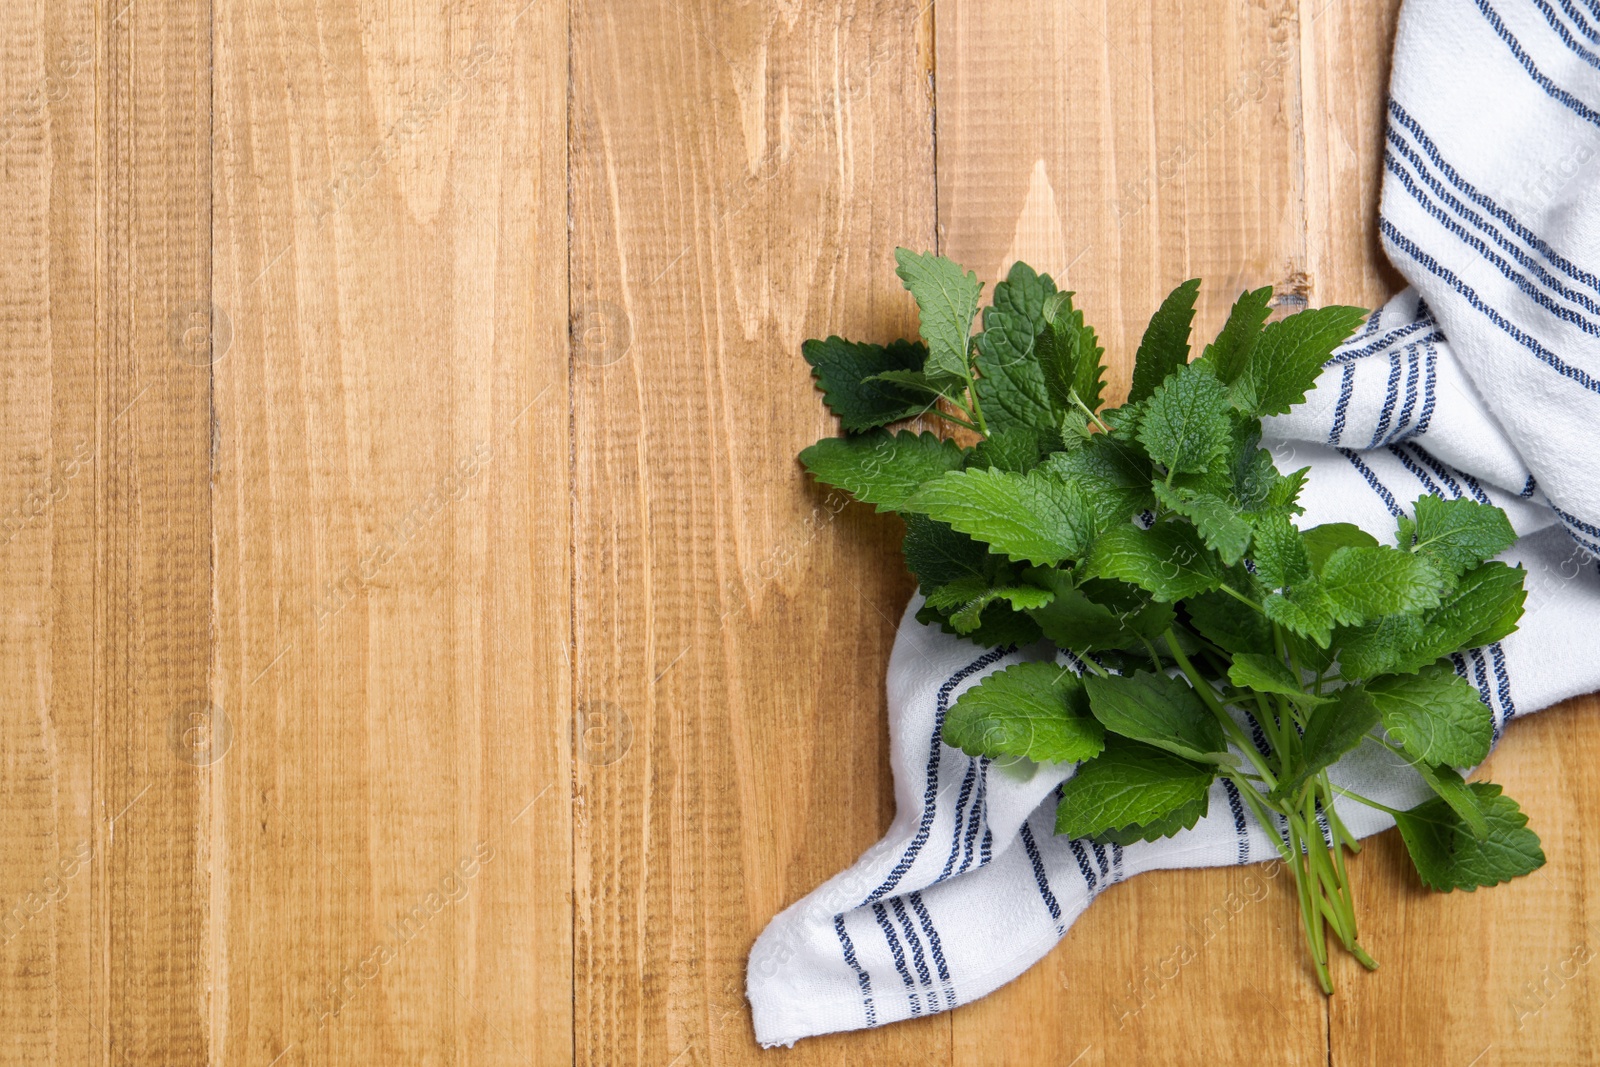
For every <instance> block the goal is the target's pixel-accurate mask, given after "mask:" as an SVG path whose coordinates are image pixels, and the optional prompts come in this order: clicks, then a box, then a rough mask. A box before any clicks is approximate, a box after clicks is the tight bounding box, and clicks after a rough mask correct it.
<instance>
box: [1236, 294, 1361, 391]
mask: <svg viewBox="0 0 1600 1067" xmlns="http://www.w3.org/2000/svg"><path fill="white" fill-rule="evenodd" d="M1366 317H1367V312H1366V309H1364V308H1355V307H1340V306H1338V305H1333V306H1330V307H1323V308H1308V309H1307V310H1305V311H1301V312H1298V313H1296V314H1294V315H1290V316H1289V317H1288V318H1284V319H1279V320H1278V321H1277V322H1272V323H1268V324H1267V327H1266V329H1264V330H1262V331H1261V336H1260V337H1259V338H1258V339H1257V341H1256V343H1255V345H1254V346H1253V347H1252V348H1251V350H1250V353H1249V358H1248V360H1247V362H1246V364H1245V368H1244V372H1243V373H1242V374H1240V375H1239V376H1238V378H1237V379H1235V380H1234V382H1233V391H1232V396H1233V402H1234V405H1235V406H1236V407H1238V408H1239V409H1240V410H1242V411H1244V412H1245V413H1246V414H1249V415H1252V416H1257V417H1259V416H1263V415H1282V414H1284V413H1285V412H1287V411H1288V410H1289V409H1290V408H1291V407H1293V406H1294V405H1295V404H1298V403H1300V402H1301V401H1302V400H1304V399H1305V398H1306V390H1307V389H1310V388H1311V386H1312V384H1313V383H1314V382H1315V381H1316V380H1317V375H1318V374H1320V373H1321V371H1322V365H1323V364H1324V363H1326V362H1327V361H1328V357H1329V356H1330V355H1332V353H1333V350H1334V349H1335V348H1337V347H1339V345H1340V344H1341V343H1342V342H1343V341H1344V340H1345V338H1347V337H1349V336H1350V334H1351V333H1352V332H1353V331H1354V330H1355V328H1356V327H1357V326H1359V325H1361V323H1362V321H1363V320H1365V319H1366Z"/></svg>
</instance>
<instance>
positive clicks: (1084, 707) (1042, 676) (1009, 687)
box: [944, 663, 1105, 763]
mask: <svg viewBox="0 0 1600 1067" xmlns="http://www.w3.org/2000/svg"><path fill="white" fill-rule="evenodd" d="M944 741H945V744H948V745H951V746H953V747H955V748H959V749H961V750H962V751H963V752H965V753H967V754H968V755H971V756H988V757H990V758H991V759H994V758H999V757H1003V756H1023V757H1026V758H1028V759H1031V760H1034V761H1035V762H1038V763H1070V762H1077V761H1079V760H1086V759H1092V758H1094V757H1095V756H1098V755H1099V754H1100V752H1101V750H1102V749H1104V748H1105V729H1104V728H1103V727H1102V726H1101V725H1100V723H1099V722H1097V721H1096V720H1095V719H1094V718H1093V717H1092V716H1091V715H1090V714H1089V703H1088V698H1087V697H1086V696H1085V695H1084V691H1083V683H1082V682H1081V681H1080V680H1079V679H1078V676H1077V675H1075V674H1073V673H1072V672H1071V671H1069V670H1067V669H1066V668H1065V667H1060V666H1057V665H1056V664H1054V663H1018V664H1016V665H1014V666H1011V667H1007V668H1006V669H1005V670H1003V671H997V672H996V673H994V674H991V675H989V677H987V678H985V679H984V680H983V681H982V682H980V683H978V684H977V685H976V686H974V687H973V688H971V689H968V690H967V691H966V692H965V693H962V694H961V696H960V697H959V698H958V699H957V700H956V702H955V704H954V705H952V706H951V708H950V711H949V712H948V713H947V715H946V716H945V720H944Z"/></svg>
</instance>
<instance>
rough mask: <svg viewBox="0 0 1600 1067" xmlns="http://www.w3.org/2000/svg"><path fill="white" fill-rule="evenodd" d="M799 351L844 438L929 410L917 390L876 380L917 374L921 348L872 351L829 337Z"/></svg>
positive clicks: (904, 344)
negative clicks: (897, 374)
mask: <svg viewBox="0 0 1600 1067" xmlns="http://www.w3.org/2000/svg"><path fill="white" fill-rule="evenodd" d="M800 351H801V354H802V355H804V356H805V359H806V362H807V363H809V364H811V372H812V375H813V376H814V377H815V378H816V380H817V388H819V389H821V390H822V399H823V402H824V403H826V404H827V405H828V407H829V409H831V410H832V411H833V413H834V414H835V415H837V416H839V423H840V425H842V426H843V427H844V429H845V431H846V432H848V433H860V432H861V431H863V430H870V429H872V428H873V427H876V426H882V425H884V424H885V423H890V422H895V421H897V420H899V419H907V418H910V417H912V416H913V415H918V414H920V413H921V412H922V411H923V410H924V409H925V408H927V406H928V398H927V397H926V396H924V395H922V394H921V393H920V392H918V391H917V390H915V389H908V388H906V387H905V386H903V385H899V384H895V383H893V382H891V381H888V380H883V379H880V378H879V376H880V375H883V374H885V373H886V372H891V371H901V372H904V373H908V374H909V373H920V372H921V370H922V365H923V363H924V362H925V361H926V360H927V358H928V350H927V349H926V348H925V347H923V346H922V345H919V344H915V343H913V342H911V341H896V342H894V343H893V344H891V345H871V344H862V343H859V342H856V341H846V340H844V339H843V338H841V337H829V338H828V339H827V340H825V341H815V340H813V341H807V342H806V343H805V344H803V345H801V346H800Z"/></svg>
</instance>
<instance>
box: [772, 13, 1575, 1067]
mask: <svg viewBox="0 0 1600 1067" xmlns="http://www.w3.org/2000/svg"><path fill="white" fill-rule="evenodd" d="M1393 70H1394V74H1393V78H1392V82H1391V99H1390V102H1389V104H1388V126H1387V131H1386V138H1385V153H1384V160H1383V165H1384V167H1385V174H1384V186H1383V197H1382V209H1381V213H1380V219H1379V227H1380V229H1381V231H1382V238H1383V242H1384V247H1385V249H1386V250H1387V252H1388V255H1389V257H1390V259H1391V260H1392V261H1393V262H1394V264H1395V266H1396V267H1397V268H1398V269H1399V270H1400V271H1401V273H1402V274H1404V275H1405V277H1406V279H1407V280H1408V281H1409V282H1410V284H1411V288H1409V289H1407V290H1406V291H1405V292H1403V293H1401V294H1400V295H1399V296H1397V297H1395V298H1394V299H1393V300H1392V301H1390V302H1389V303H1388V304H1387V305H1386V306H1385V307H1383V308H1382V309H1380V310H1379V311H1378V312H1376V313H1374V314H1373V315H1372V316H1371V318H1370V319H1369V320H1368V322H1367V324H1366V326H1365V328H1364V329H1363V330H1362V331H1361V332H1359V333H1358V335H1357V336H1356V337H1354V338H1352V339H1351V340H1350V341H1349V342H1347V343H1346V344H1345V345H1343V346H1342V347H1341V348H1340V349H1339V350H1338V351H1337V352H1335V354H1334V356H1333V358H1332V359H1331V360H1330V361H1329V362H1328V365H1327V367H1326V368H1325V370H1324V371H1323V373H1322V375H1321V377H1320V378H1319V379H1318V383H1317V386H1316V388H1315V389H1314V390H1313V391H1312V392H1311V393H1310V394H1309V395H1308V397H1307V399H1306V402H1305V403H1304V404H1302V405H1300V406H1298V407H1297V408H1296V409H1295V410H1294V411H1292V412H1290V413H1289V414H1288V415H1285V416H1282V417H1280V418H1277V419H1274V420H1268V425H1267V430H1266V432H1267V441H1266V443H1267V444H1268V445H1269V446H1270V447H1271V448H1272V450H1273V455H1274V460H1275V462H1277V464H1278V466H1279V467H1280V468H1281V469H1283V470H1294V469H1296V468H1299V467H1301V466H1308V465H1309V466H1310V468H1311V478H1310V482H1309V485H1308V486H1307V488H1306V490H1305V492H1304V493H1303V494H1302V497H1301V500H1302V503H1304V504H1305V506H1306V514H1305V516H1304V517H1303V519H1302V523H1303V524H1305V525H1314V524H1317V523H1322V522H1333V521H1343V522H1354V523H1356V524H1357V525H1359V526H1361V527H1362V528H1364V529H1366V530H1367V531H1368V532H1370V533H1372V534H1374V535H1376V536H1378V537H1379V538H1381V539H1383V540H1385V541H1389V542H1392V539H1393V536H1394V521H1395V516H1397V515H1399V514H1400V513H1402V512H1403V511H1405V510H1407V508H1408V507H1409V504H1410V502H1411V501H1413V500H1414V499H1415V498H1416V497H1417V496H1419V495H1421V494H1423V493H1431V494H1434V495H1436V496H1442V497H1446V498H1457V497H1470V498H1472V499H1476V500H1480V501H1489V502H1492V503H1494V504H1497V505H1499V506H1500V507H1503V508H1505V510H1506V512H1507V514H1508V515H1509V516H1510V517H1511V521H1512V525H1513V526H1514V527H1515V528H1516V531H1517V533H1518V534H1519V539H1518V541H1517V543H1516V544H1515V545H1514V546H1513V547H1512V548H1511V549H1510V550H1508V551H1507V552H1506V553H1505V554H1504V555H1503V556H1502V557H1500V558H1502V559H1504V560H1506V561H1507V562H1509V563H1512V564H1520V565H1521V566H1523V567H1524V568H1526V570H1527V579H1526V584H1527V587H1528V600H1527V609H1526V612H1525V614H1524V616H1523V619H1522V623H1521V627H1520V629H1519V630H1518V631H1517V632H1516V633H1514V634H1512V635H1511V636H1510V637H1507V638H1506V639H1505V640H1504V641H1501V642H1498V643H1497V644H1494V645H1490V646H1488V647H1486V648H1481V649H1476V650H1474V651H1472V652H1470V653H1468V654H1467V655H1464V656H1460V657H1457V660H1456V669H1457V671H1459V672H1460V673H1461V674H1463V675H1464V676H1465V677H1466V678H1467V679H1468V680H1470V681H1471V682H1472V683H1473V684H1474V685H1476V686H1477V688H1478V690H1479V693H1480V695H1481V697H1482V699H1483V701H1484V703H1485V704H1486V705H1488V707H1489V708H1490V709H1491V710H1492V712H1493V715H1494V722H1495V739H1496V741H1497V742H1498V741H1499V739H1500V737H1501V735H1502V732H1503V731H1504V729H1505V728H1506V726H1507V724H1509V723H1510V722H1511V720H1512V719H1513V718H1515V717H1516V716H1518V715H1526V714H1529V713H1530V712H1533V711H1537V710H1538V709H1540V708H1543V707H1547V706H1549V705H1550V704H1553V703H1555V702H1557V701H1560V700H1562V699H1564V698H1566V697H1569V696H1572V695H1575V694H1578V693H1584V692H1589V691H1592V690H1594V689H1596V688H1600V626H1597V622H1600V572H1597V569H1596V564H1595V560H1594V555H1596V554H1600V341H1597V337H1600V278H1597V275H1600V182H1597V181H1596V175H1595V173H1594V171H1595V168H1594V167H1591V166H1589V165H1588V164H1589V163H1590V161H1591V160H1592V159H1593V157H1594V155H1595V151H1596V147H1597V146H1600V0H1496V2H1493V3H1491V2H1490V0H1408V2H1407V3H1406V5H1405V7H1404V8H1403V9H1402V11H1401V16H1400V24H1399V29H1398V32H1397V35H1396V41H1395V57H1394V65H1393ZM920 603H921V601H920V599H913V601H912V603H911V604H910V606H908V607H907V609H906V613H905V616H904V618H903V619H902V620H901V623H900V629H899V633H898V635H897V637H896V640H895V645H894V650H893V652H892V654H891V656H890V660H889V672H888V682H887V688H888V712H889V738H890V761H891V765H892V769H893V773H894V782H895V802H896V806H897V807H896V816H895V819H894V822H893V823H892V825H891V826H890V828H889V831H888V833H887V835H886V836H885V837H884V838H883V840H882V841H880V842H878V843H877V844H876V845H874V846H873V847H872V848H871V849H869V850H868V851H867V852H866V854H865V855H863V856H862V857H861V858H860V859H859V860H858V861H857V862H856V863H855V865H854V866H852V867H851V868H850V869H849V870H847V871H845V872H844V873H842V874H840V875H838V876H837V877H835V878H833V879H831V880H829V881H828V882H827V883H825V884H824V885H823V886H821V887H820V888H818V889H817V890H816V891H815V892H813V893H811V894H810V895H808V896H806V897H805V898H804V899H802V900H800V901H798V902H796V903H795V904H793V905H792V906H791V907H789V908H787V909H786V910H785V911H784V912H783V913H782V914H780V915H779V916H778V917H777V918H775V919H774V920H773V921H772V923H771V924H770V925H769V926H768V927H767V929H766V931H765V932H764V933H762V935H761V937H760V938H759V939H758V940H757V941H756V944H755V946H754V947H753V949H752V950H751V954H750V962H749V969H748V975H747V994H748V996H749V999H750V1004H751V1010H752V1015H753V1018H754V1022H755V1030H756V1037H757V1039H758V1040H759V1041H760V1042H761V1043H762V1044H763V1045H768V1046H771V1045H780V1044H792V1043H793V1042H794V1041H795V1040H797V1039H799V1038H802V1037H807V1036H810V1035H813V1034H821V1033H827V1032H830V1031H836V1030H851V1029H858V1028H862V1027H871V1026H881V1025H883V1024H885V1023H889V1022H894V1021H896V1020H900V1019H906V1018H910V1017H913V1016H918V1015H927V1014H931V1013H934V1012H939V1011H944V1010H946V1009H949V1008H953V1007H955V1006H956V1005H957V1004H961V1003H965V1002H967V1001H970V1000H973V999H975V998H977V997H981V996H983V995H984V994H986V993H989V992H991V991H992V990H994V989H996V988H998V987H999V986H1001V985H1003V984H1004V983H1006V982H1008V981H1010V980H1011V979H1012V978H1015V977H1016V976H1017V975H1019V974H1021V973H1022V972H1023V971H1024V970H1026V969H1027V968H1028V967H1029V966H1031V965H1032V964H1033V963H1034V962H1036V961H1037V960H1038V959H1040V958H1041V957H1042V956H1044V955H1045V953H1046V952H1048V951H1049V950H1050V948H1051V947H1052V946H1053V945H1055V943H1056V942H1057V941H1058V940H1060V938H1061V937H1062V936H1063V935H1064V934H1065V933H1066V930H1067V928H1068V927H1069V926H1070V925H1071V924H1072V922H1073V921H1074V920H1075V919H1076V918H1077V917H1078V916H1079V915H1080V914H1082V912H1083V910H1084V909H1085V908H1087V907H1088V906H1089V903H1090V902H1091V901H1092V900H1093V899H1094V898H1095V896H1096V895H1097V894H1098V893H1099V892H1100V891H1102V890H1103V889H1105V888H1106V887H1107V886H1109V885H1112V884H1115V883H1116V882H1119V881H1122V880H1124V879H1126V878H1128V877H1130V876H1131V875H1134V874H1138V873H1140V872H1141V871H1148V870H1155V869H1159V868H1173V867H1203V866H1219V865H1226V864H1244V863H1254V862H1259V861H1264V860H1268V859H1271V858H1274V857H1275V856H1276V855H1277V853H1276V849H1275V846H1274V844H1273V841H1272V839H1271V838H1270V837H1269V836H1268V835H1267V833H1266V832H1265V831H1264V830H1263V829H1262V828H1260V827H1259V826H1257V825H1256V824H1255V822H1254V820H1253V818H1247V813H1246V809H1245V807H1244V804H1243V803H1242V801H1241V800H1240V798H1239V796H1238V795H1237V794H1236V793H1235V792H1233V789H1234V787H1233V786H1232V785H1231V783H1228V782H1223V781H1219V782H1218V783H1217V784H1216V785H1215V786H1214V787H1213V790H1212V795H1211V798H1210V810H1209V814H1208V815H1207V816H1206V818H1204V819H1202V820H1201V821H1200V822H1199V824H1197V825H1196V826H1195V827H1194V828H1193V829H1192V830H1188V831H1184V832H1181V833H1179V834H1177V835H1176V836H1174V837H1172V838H1170V839H1167V840H1162V841H1157V842H1148V843H1139V844H1135V845H1130V846H1127V847H1116V846H1111V847H1101V846H1096V845H1094V844H1092V843H1091V842H1089V841H1087V840H1078V841H1070V840H1064V839H1062V838H1058V837H1056V836H1055V835H1054V833H1053V826H1054V822H1055V803H1054V800H1053V797H1052V795H1051V794H1052V792H1053V790H1054V789H1055V787H1056V786H1057V785H1058V784H1059V783H1060V782H1062V781H1063V780H1065V779H1066V778H1067V777H1068V776H1069V775H1070V773H1071V768H1070V767H1067V766H1054V765H1042V764H1035V763H1031V762H1029V761H1025V760H1023V761H1015V762H1011V763H1004V762H993V761H990V760H985V759H972V758H970V757H968V756H967V755H965V754H964V753H962V752H960V751H958V750H956V749H953V748H950V747H948V746H946V745H944V744H943V743H942V742H941V740H940V736H939V730H940V725H941V723H942V721H943V717H944V715H945V712H946V711H947V710H948V709H949V707H950V705H951V703H952V702H953V701H954V700H955V699H956V698H957V697H958V696H959V695H960V694H961V693H962V692H963V691H964V690H965V689H967V688H969V687H970V686H972V685H975V684H977V683H978V682H979V681H980V680H981V679H982V678H983V677H985V676H986V675H987V674H989V673H991V672H993V671H995V670H999V669H1001V668H1004V667H1006V666H1008V665H1010V664H1012V663H1016V662H1019V661H1022V660H1026V659H1038V658H1045V657H1050V656H1055V655H1057V654H1056V653H1055V652H1054V651H1053V650H1052V649H1051V648H1049V647H1048V646H1047V645H1042V646H1037V647H1033V648H1025V649H1005V648H996V649H984V648H979V647H977V646H975V645H973V644H972V643H971V642H968V641H965V640H963V639H960V638H957V637H953V636H950V635H946V634H944V633H942V632H941V631H939V630H938V629H937V628H936V627H928V626H924V625H921V624H919V623H918V622H917V621H916V618H915V615H916V609H917V608H918V607H919V606H920ZM1058 658H1059V660H1060V662H1063V663H1066V664H1068V665H1070V664H1071V657H1070V656H1069V655H1066V654H1060V655H1059V657H1058ZM1332 773H1333V777H1334V780H1335V781H1336V782H1340V783H1342V784H1344V785H1346V786H1347V787H1349V788H1352V789H1354V790H1355V791H1357V792H1360V793H1364V794H1366V795H1368V796H1372V797H1375V798H1377V799H1379V800H1382V801H1383V802H1385V803H1387V804H1389V805H1391V806H1393V807H1399V808H1406V807H1410V806H1412V805H1414V804H1416V803H1418V802H1419V801H1421V800H1422V799H1423V798H1424V795H1425V794H1424V787H1423V786H1422V785H1421V783H1420V781H1419V780H1418V779H1417V777H1416V775H1415V773H1414V772H1412V771H1410V770H1409V769H1407V768H1406V767H1405V766H1404V765H1403V764H1400V763H1399V762H1398V760H1397V759H1396V758H1395V757H1393V756H1392V755H1391V754H1390V753H1388V752H1387V750H1384V749H1381V748H1379V747H1378V746H1375V745H1365V746H1362V747H1361V748H1359V749H1357V750H1356V751H1355V752H1353V753H1351V754H1350V755H1349V756H1347V757H1346V758H1345V759H1344V760H1343V761H1341V762H1340V764H1339V765H1338V766H1337V767H1336V768H1335V769H1334V771H1333V772H1332ZM1337 808H1338V811H1339V815H1340V817H1341V818H1343V819H1344V821H1345V822H1346V824H1347V825H1348V826H1349V828H1350V830H1351V832H1353V833H1355V834H1357V835H1360V836H1365V835H1367V834H1371V833H1376V832H1377V831H1379V830H1382V829H1385V828H1387V827H1388V826H1390V825H1392V820H1391V819H1390V818H1389V817H1388V816H1386V815H1384V814H1382V813H1380V812H1377V811H1374V810H1373V809H1371V808H1367V807H1364V806H1362V805H1360V804H1355V803H1351V802H1348V801H1342V800H1341V802H1339V803H1338V804H1337ZM817 832H819V833H826V832H828V828H827V827H818V828H817Z"/></svg>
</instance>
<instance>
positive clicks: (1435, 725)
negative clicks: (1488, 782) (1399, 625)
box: [1366, 664, 1494, 767]
mask: <svg viewBox="0 0 1600 1067" xmlns="http://www.w3.org/2000/svg"><path fill="white" fill-rule="evenodd" d="M1366 690H1367V692H1368V693H1369V694H1370V695H1371V696H1372V700H1373V703H1375V704H1377V706H1378V711H1379V712H1380V713H1381V714H1382V715H1383V728H1384V729H1385V730H1387V731H1388V732H1389V736H1390V737H1391V738H1392V739H1393V740H1394V741H1395V742H1396V743H1397V744H1399V745H1400V747H1402V748H1404V749H1405V750H1406V751H1407V752H1409V753H1410V754H1411V755H1412V756H1414V757H1416V758H1417V759H1419V760H1421V761H1423V762H1424V763H1448V764H1450V765H1451V766H1453V767H1471V766H1474V765H1476V764H1478V763H1481V762H1483V760H1484V759H1485V758H1487V757H1488V755H1489V745H1490V743H1491V742H1492V741H1493V738H1494V719H1493V716H1492V714H1491V712H1490V711H1489V709H1488V707H1487V706H1485V705H1484V703H1483V701H1482V700H1481V699H1480V698H1479V695H1478V690H1477V689H1476V688H1474V687H1473V686H1472V684H1471V683H1469V682H1468V681H1467V680H1466V679H1465V678H1462V677H1460V676H1459V675H1457V674H1456V673H1455V671H1453V670H1451V669H1450V668H1449V667H1446V666H1443V665H1442V664H1432V665H1430V666H1427V667H1424V668H1422V670H1421V671H1419V672H1418V673H1416V674H1396V675H1383V676H1380V677H1377V678H1373V679H1371V680H1369V681H1368V682H1367V683H1366Z"/></svg>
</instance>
